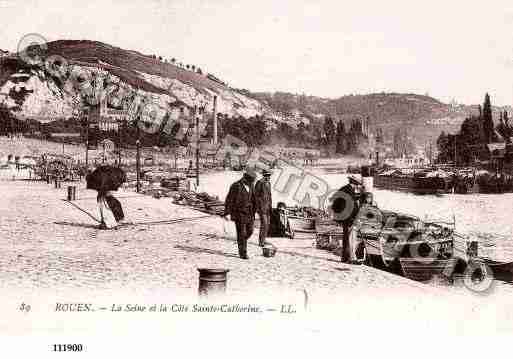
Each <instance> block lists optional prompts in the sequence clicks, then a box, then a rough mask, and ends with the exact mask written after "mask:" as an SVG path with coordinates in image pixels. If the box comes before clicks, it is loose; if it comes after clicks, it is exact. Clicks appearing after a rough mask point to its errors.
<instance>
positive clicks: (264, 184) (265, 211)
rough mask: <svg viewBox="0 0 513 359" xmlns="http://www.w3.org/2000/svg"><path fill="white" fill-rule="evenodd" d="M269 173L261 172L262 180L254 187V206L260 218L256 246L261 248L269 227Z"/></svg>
mask: <svg viewBox="0 0 513 359" xmlns="http://www.w3.org/2000/svg"><path fill="white" fill-rule="evenodd" d="M270 179H271V171H269V170H267V169H264V170H262V178H261V179H260V180H259V181H257V183H256V185H255V204H256V211H257V213H258V217H260V235H259V237H258V245H259V246H260V247H263V246H264V245H265V239H266V237H267V234H268V233H269V227H270V225H271V210H272V202H273V200H272V195H271V182H270Z"/></svg>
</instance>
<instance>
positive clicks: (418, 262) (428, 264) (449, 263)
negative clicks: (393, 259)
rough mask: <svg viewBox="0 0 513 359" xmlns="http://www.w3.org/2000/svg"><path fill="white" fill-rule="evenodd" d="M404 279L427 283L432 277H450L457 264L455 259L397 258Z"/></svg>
mask: <svg viewBox="0 0 513 359" xmlns="http://www.w3.org/2000/svg"><path fill="white" fill-rule="evenodd" d="M399 263H400V264H401V269H402V272H403V274H404V276H405V277H407V278H409V279H412V280H416V281H427V280H430V279H432V278H433V276H435V275H436V276H447V277H450V276H451V275H452V273H454V268H456V264H457V263H458V259H457V258H456V257H452V258H448V259H434V258H399Z"/></svg>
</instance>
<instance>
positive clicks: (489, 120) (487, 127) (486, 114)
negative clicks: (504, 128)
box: [483, 93, 494, 143]
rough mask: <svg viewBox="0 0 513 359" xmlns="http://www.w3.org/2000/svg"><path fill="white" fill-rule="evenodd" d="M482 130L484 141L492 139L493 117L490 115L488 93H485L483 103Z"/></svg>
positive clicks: (490, 105) (491, 140)
mask: <svg viewBox="0 0 513 359" xmlns="http://www.w3.org/2000/svg"><path fill="white" fill-rule="evenodd" d="M483 130H484V136H485V138H484V139H485V142H486V143H490V142H493V141H494V138H493V137H494V136H493V132H494V131H493V130H494V126H493V117H492V104H491V101H490V95H488V93H487V94H486V95H485V100H484V104H483Z"/></svg>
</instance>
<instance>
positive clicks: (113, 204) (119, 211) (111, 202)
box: [105, 196, 125, 222]
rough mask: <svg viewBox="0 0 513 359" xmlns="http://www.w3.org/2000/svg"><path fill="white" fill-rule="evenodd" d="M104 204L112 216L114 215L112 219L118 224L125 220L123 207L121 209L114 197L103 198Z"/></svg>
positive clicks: (119, 203)
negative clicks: (105, 203)
mask: <svg viewBox="0 0 513 359" xmlns="http://www.w3.org/2000/svg"><path fill="white" fill-rule="evenodd" d="M105 202H107V205H108V206H109V208H110V210H111V211H112V214H113V215H114V218H115V219H116V222H119V221H120V220H122V219H123V218H125V214H124V213H123V207H121V202H119V201H118V199H117V198H116V197H114V196H107V197H105Z"/></svg>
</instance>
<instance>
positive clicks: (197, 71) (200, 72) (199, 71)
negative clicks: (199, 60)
mask: <svg viewBox="0 0 513 359" xmlns="http://www.w3.org/2000/svg"><path fill="white" fill-rule="evenodd" d="M196 73H198V74H200V75H203V72H202V71H201V69H200V68H199V67H198V69H197V70H196Z"/></svg>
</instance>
